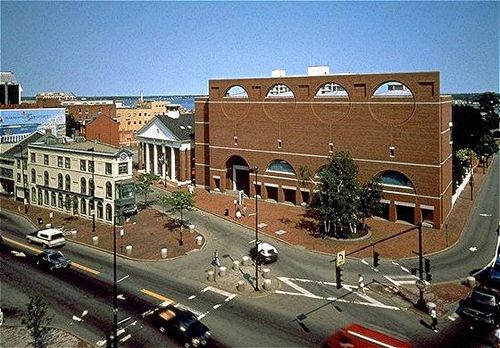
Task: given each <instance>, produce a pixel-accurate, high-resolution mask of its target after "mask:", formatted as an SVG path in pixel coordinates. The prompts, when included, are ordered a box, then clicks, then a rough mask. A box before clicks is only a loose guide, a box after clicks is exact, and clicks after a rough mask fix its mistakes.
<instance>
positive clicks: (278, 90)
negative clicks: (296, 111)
mask: <svg viewBox="0 0 500 348" xmlns="http://www.w3.org/2000/svg"><path fill="white" fill-rule="evenodd" d="M293 97H294V94H293V92H292V90H291V89H290V87H288V86H287V85H282V84H277V85H274V86H272V87H271V88H270V89H269V91H268V92H267V95H266V98H293Z"/></svg>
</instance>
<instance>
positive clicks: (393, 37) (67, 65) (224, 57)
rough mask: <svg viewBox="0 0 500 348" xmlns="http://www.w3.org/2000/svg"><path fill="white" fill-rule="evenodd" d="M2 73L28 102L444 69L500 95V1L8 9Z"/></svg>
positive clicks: (451, 82) (459, 86)
mask: <svg viewBox="0 0 500 348" xmlns="http://www.w3.org/2000/svg"><path fill="white" fill-rule="evenodd" d="M0 10H1V18H0V19H1V24H0V25H1V28H0V29H1V46H0V47H1V69H2V71H13V72H14V73H15V74H16V76H17V78H18V80H19V81H20V82H21V84H22V86H23V88H24V95H27V96H31V95H35V94H36V93H39V92H42V91H71V92H73V93H75V94H76V95H80V96H84V95H86V96H91V95H139V94H140V93H141V91H142V92H143V93H144V95H169V94H206V93H207V86H208V80H209V79H215V78H233V77H265V76H270V75H271V71H272V70H273V69H278V68H280V69H285V70H286V72H287V75H304V74H306V73H307V66H308V65H312V64H316V65H317V64H328V65H329V66H330V71H331V72H333V73H342V72H352V73H372V72H395V71H403V72H405V71H429V70H438V71H440V72H441V93H459V92H483V91H487V90H489V91H498V90H499V78H500V76H499V58H498V57H499V34H498V32H499V4H498V2H406V1H401V2H250V3H249V2H8V1H3V0H2V1H1V2H0Z"/></svg>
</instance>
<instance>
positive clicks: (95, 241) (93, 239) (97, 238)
mask: <svg viewBox="0 0 500 348" xmlns="http://www.w3.org/2000/svg"><path fill="white" fill-rule="evenodd" d="M92 244H94V245H98V244H99V237H98V236H94V237H92Z"/></svg>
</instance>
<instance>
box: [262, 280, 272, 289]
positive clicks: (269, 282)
mask: <svg viewBox="0 0 500 348" xmlns="http://www.w3.org/2000/svg"><path fill="white" fill-rule="evenodd" d="M264 289H265V290H271V279H264Z"/></svg>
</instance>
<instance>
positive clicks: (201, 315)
mask: <svg viewBox="0 0 500 348" xmlns="http://www.w3.org/2000/svg"><path fill="white" fill-rule="evenodd" d="M208 313H210V312H205V313H203V314H200V315H199V316H198V317H197V318H198V320H201V319H203V318H204V317H206V315H207V314H208Z"/></svg>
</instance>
